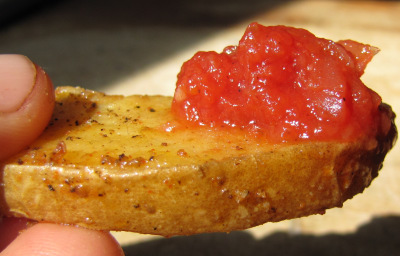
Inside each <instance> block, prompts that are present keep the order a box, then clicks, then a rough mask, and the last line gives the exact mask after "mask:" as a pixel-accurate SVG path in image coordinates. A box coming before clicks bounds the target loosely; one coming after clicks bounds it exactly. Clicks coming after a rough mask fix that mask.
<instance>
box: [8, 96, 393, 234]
mask: <svg viewBox="0 0 400 256" xmlns="http://www.w3.org/2000/svg"><path fill="white" fill-rule="evenodd" d="M380 110H381V111H382V113H383V114H384V115H387V116H388V117H389V118H390V119H391V120H392V125H391V128H390V131H389V133H388V134H385V135H381V136H378V138H377V139H378V145H377V146H376V147H374V148H373V149H366V148H365V145H364V143H362V142H355V143H304V144H297V145H291V146H285V147H279V148H276V149H274V150H271V151H268V152H262V153H259V154H249V155H244V156H241V157H229V156H226V158H224V159H223V160H221V161H215V160H208V161H205V162H203V163H199V164H198V165H187V166H171V167H167V168H157V169H150V170H147V171H146V172H142V173H140V174H137V173H136V174H135V173H132V172H129V170H128V171H126V170H121V172H120V173H119V174H118V175H115V174H112V175H111V174H110V173H108V171H107V169H106V168H105V167H102V166H97V167H93V168H90V167H89V168H87V167H83V166H76V167H73V166H68V167H62V166H61V167H60V166H58V167H57V166H56V167H54V166H30V167H29V168H26V167H25V166H24V165H20V166H18V165H14V166H13V167H12V169H11V170H8V169H7V166H6V167H4V166H3V167H2V169H3V170H2V172H1V177H0V178H1V187H0V200H1V201H0V212H1V213H2V214H3V215H4V216H17V217H18V216H22V217H27V218H31V219H34V220H37V221H46V222H56V223H65V224H73V225H79V226H83V227H87V228H91V229H100V230H125V231H134V232H139V233H146V234H158V235H163V236H173V235H190V234H196V233H203V232H229V231H232V230H238V229H246V228H249V227H253V226H256V225H259V224H262V223H265V222H276V221H280V220H284V219H291V218H297V217H301V216H307V215H311V214H318V213H324V212H325V210H326V209H328V208H332V207H341V206H342V204H343V202H344V201H345V200H347V199H349V198H352V197H353V196H354V195H355V194H357V193H360V192H362V191H363V190H364V189H365V188H366V187H368V186H369V184H370V183H371V181H372V179H373V178H374V177H376V176H377V175H378V170H379V169H381V167H382V162H383V160H384V158H385V156H386V154H387V152H388V151H389V150H390V149H391V148H392V146H393V143H394V142H395V140H396V137H397V130H396V127H395V125H394V121H393V120H394V113H393V112H392V110H391V108H390V106H388V105H384V104H383V105H382V106H381V108H380ZM166 179H168V181H169V185H168V186H166V185H165V180H166ZM44 180H46V184H52V185H53V186H54V187H60V186H58V185H60V184H64V185H65V180H74V181H75V182H77V183H79V184H80V185H79V187H75V188H76V189H78V191H74V192H75V193H71V192H70V189H71V188H69V187H68V186H66V188H65V190H62V189H59V190H57V191H55V190H53V189H52V187H51V186H39V185H38V184H43V181H44ZM102 195H107V196H102Z"/></svg>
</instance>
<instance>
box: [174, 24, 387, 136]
mask: <svg viewBox="0 0 400 256" xmlns="http://www.w3.org/2000/svg"><path fill="white" fill-rule="evenodd" d="M377 52H378V49H377V48H375V47H372V46H369V45H365V44H361V43H358V42H355V41H351V40H346V41H339V42H333V41H330V40H327V39H322V38H318V37H316V36H314V35H313V34H312V33H310V32H308V31H306V30H304V29H297V28H292V27H286V26H270V27H265V26H262V25H260V24H258V23H252V24H250V25H249V26H248V28H247V29H246V31H245V33H244V35H243V37H242V38H241V40H240V41H239V44H238V46H228V47H226V48H225V49H224V50H223V52H222V53H216V52H213V51H210V52H198V53H196V54H195V55H194V56H193V57H192V58H191V59H190V60H188V61H187V62H185V63H184V64H183V66H182V68H181V71H180V73H179V74H178V81H177V86H176V90H175V95H174V99H173V103H172V112H173V114H174V115H175V116H176V118H177V120H179V122H181V123H182V124H184V125H185V126H189V127H196V126H205V127H214V128H223V129H228V128H229V129H240V130H244V131H246V132H248V133H251V134H255V135H257V136H265V138H266V139H267V140H268V141H271V142H276V143H279V142H297V141H304V140H311V141H316V140H318V141H332V140H335V141H338V140H339V141H351V140H355V139H357V138H359V137H360V136H363V135H366V134H369V133H373V132H375V130H374V129H376V123H377V120H376V119H377V118H379V114H378V107H379V105H380V104H381V98H380V96H379V95H378V94H377V93H375V92H374V91H372V90H371V89H369V88H367V87H366V86H365V85H364V84H363V82H362V81H361V80H360V76H361V75H362V74H363V72H364V69H365V67H366V65H367V63H368V62H369V61H370V60H371V59H372V57H373V56H374V55H375V54H376V53H377Z"/></svg>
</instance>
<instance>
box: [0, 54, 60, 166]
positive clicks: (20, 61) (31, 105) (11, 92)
mask: <svg viewBox="0 0 400 256" xmlns="http://www.w3.org/2000/svg"><path fill="white" fill-rule="evenodd" d="M0 101H1V102H2V103H0V123H1V124H2V125H1V126H0V144H1V145H2V147H0V161H1V160H4V159H5V158H7V157H9V156H11V155H12V154H15V153H17V152H18V151H20V150H22V149H23V148H25V147H26V146H28V145H29V144H30V143H31V142H32V141H33V140H34V139H36V138H37V137H38V136H39V135H40V134H41V133H42V131H43V130H44V128H45V127H46V125H47V123H48V122H49V120H50V117H51V114H52V112H53V108H54V88H53V84H52V82H51V80H50V79H49V77H48V75H47V74H46V73H45V72H44V70H43V69H42V68H41V67H39V66H38V65H36V64H34V63H33V62H32V61H30V60H29V59H28V58H27V57H25V56H21V55H12V54H11V55H0Z"/></svg>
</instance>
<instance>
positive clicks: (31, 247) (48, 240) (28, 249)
mask: <svg viewBox="0 0 400 256" xmlns="http://www.w3.org/2000/svg"><path fill="white" fill-rule="evenodd" d="M11 255H55V256H70V255H71V256H72V255H82V256H92V255H93V256H94V255H96V256H121V255H124V253H123V251H122V249H121V247H120V246H119V245H118V243H117V242H116V240H115V239H114V238H113V237H112V236H111V234H110V233H109V232H102V231H95V230H89V229H84V228H78V227H72V226H63V225H58V224H50V223H39V224H35V225H33V226H32V227H29V228H28V229H26V230H24V231H22V232H21V234H20V235H19V236H18V237H17V238H16V239H15V240H14V241H13V242H12V243H11V244H10V245H9V246H8V247H7V248H6V249H5V250H4V251H3V252H2V253H1V256H11Z"/></svg>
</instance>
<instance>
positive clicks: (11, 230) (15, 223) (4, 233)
mask: <svg viewBox="0 0 400 256" xmlns="http://www.w3.org/2000/svg"><path fill="white" fill-rule="evenodd" d="M26 227H27V220H26V219H24V218H4V219H0V252H1V251H3V250H4V249H5V248H6V247H7V246H8V245H9V244H10V243H11V242H12V241H13V240H14V239H15V238H16V237H17V236H18V235H19V232H20V231H21V230H24V229H26Z"/></svg>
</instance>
